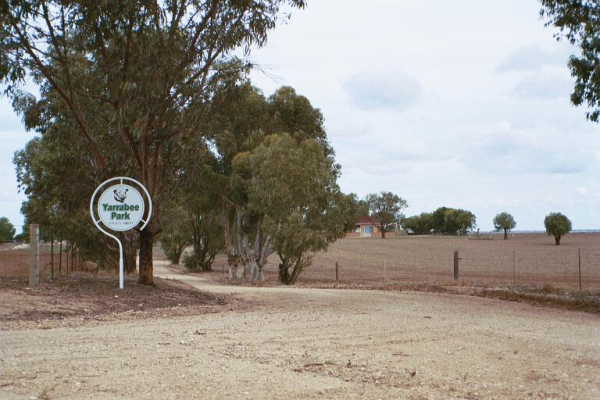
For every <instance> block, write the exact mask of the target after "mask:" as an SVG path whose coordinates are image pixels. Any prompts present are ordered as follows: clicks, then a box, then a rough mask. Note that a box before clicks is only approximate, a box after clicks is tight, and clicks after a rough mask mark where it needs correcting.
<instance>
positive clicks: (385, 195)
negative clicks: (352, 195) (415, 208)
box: [366, 192, 408, 238]
mask: <svg viewBox="0 0 600 400" xmlns="http://www.w3.org/2000/svg"><path fill="white" fill-rule="evenodd" d="M366 202H367V204H368V205H369V212H370V215H371V216H372V217H373V218H375V219H376V220H377V221H378V223H379V229H380V230H381V237H382V238H385V233H386V232H389V231H390V230H393V229H394V228H395V227H396V226H397V224H398V223H399V222H400V219H401V217H402V214H401V211H402V210H403V209H404V208H406V207H408V203H407V202H406V200H404V199H402V198H401V197H400V196H398V195H396V194H394V193H392V192H381V193H379V194H376V193H371V194H368V195H367V198H366Z"/></svg>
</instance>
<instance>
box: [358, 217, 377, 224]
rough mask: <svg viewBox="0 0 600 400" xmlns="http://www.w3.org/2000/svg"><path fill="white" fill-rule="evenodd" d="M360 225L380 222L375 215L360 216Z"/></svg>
mask: <svg viewBox="0 0 600 400" xmlns="http://www.w3.org/2000/svg"><path fill="white" fill-rule="evenodd" d="M356 223H357V224H358V225H377V224H378V223H379V222H378V221H377V220H376V219H375V218H373V217H369V216H366V217H359V218H358V220H357V221H356Z"/></svg>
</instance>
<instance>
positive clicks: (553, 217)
mask: <svg viewBox="0 0 600 400" xmlns="http://www.w3.org/2000/svg"><path fill="white" fill-rule="evenodd" d="M544 226H545V227H546V233H547V234H548V235H549V236H554V244H556V245H557V246H559V245H560V239H561V238H562V237H563V236H564V235H566V234H567V233H569V232H571V229H572V226H571V220H569V218H567V216H566V215H564V214H561V213H559V212H555V213H550V214H548V215H546V218H544Z"/></svg>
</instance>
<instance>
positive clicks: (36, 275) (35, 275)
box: [29, 224, 40, 286]
mask: <svg viewBox="0 0 600 400" xmlns="http://www.w3.org/2000/svg"><path fill="white" fill-rule="evenodd" d="M39 239H40V226H39V225H38V224H31V225H29V243H30V245H31V268H30V269H29V286H37V285H39V284H40V242H39Z"/></svg>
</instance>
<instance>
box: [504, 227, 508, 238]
mask: <svg viewBox="0 0 600 400" xmlns="http://www.w3.org/2000/svg"><path fill="white" fill-rule="evenodd" d="M506 239H508V230H507V229H505V230H504V240H506Z"/></svg>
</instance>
